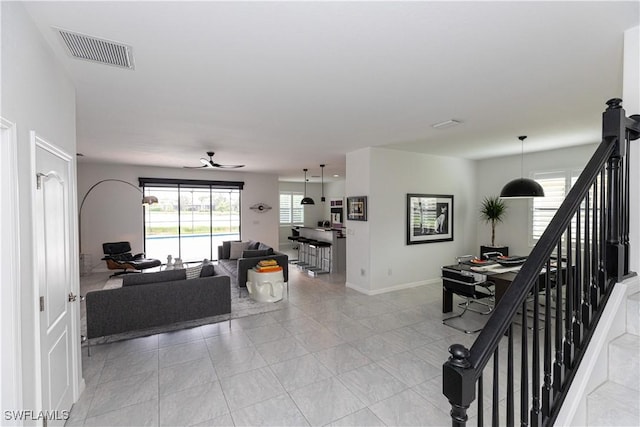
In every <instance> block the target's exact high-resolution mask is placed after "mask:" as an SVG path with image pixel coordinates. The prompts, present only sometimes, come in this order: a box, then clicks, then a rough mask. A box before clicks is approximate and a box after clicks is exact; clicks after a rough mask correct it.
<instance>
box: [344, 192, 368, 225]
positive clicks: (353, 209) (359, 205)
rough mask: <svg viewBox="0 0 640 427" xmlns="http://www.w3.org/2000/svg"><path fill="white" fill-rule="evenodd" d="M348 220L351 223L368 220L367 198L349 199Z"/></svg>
mask: <svg viewBox="0 0 640 427" xmlns="http://www.w3.org/2000/svg"><path fill="white" fill-rule="evenodd" d="M347 219H348V220H351V221H366V220H367V196H356V197H347Z"/></svg>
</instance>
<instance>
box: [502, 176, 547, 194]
mask: <svg viewBox="0 0 640 427" xmlns="http://www.w3.org/2000/svg"><path fill="white" fill-rule="evenodd" d="M500 197H509V198H517V197H520V198H528V197H544V190H543V189H542V186H541V185H540V184H538V183H537V182H535V181H534V180H532V179H528V178H516V179H514V180H513V181H509V182H507V184H506V185H505V186H504V187H502V191H501V192H500Z"/></svg>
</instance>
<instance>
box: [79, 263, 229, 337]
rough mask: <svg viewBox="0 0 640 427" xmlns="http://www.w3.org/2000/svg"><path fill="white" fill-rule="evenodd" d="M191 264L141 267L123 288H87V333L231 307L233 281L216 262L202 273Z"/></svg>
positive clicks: (133, 327) (114, 330)
mask: <svg viewBox="0 0 640 427" xmlns="http://www.w3.org/2000/svg"><path fill="white" fill-rule="evenodd" d="M186 275H187V273H186V270H184V269H181V270H168V271H161V272H156V273H137V274H129V275H126V276H124V277H123V284H122V287H121V288H115V289H103V290H98V291H92V292H87V295H86V309H87V316H86V317H87V338H88V339H91V338H97V337H102V336H106V335H113V334H118V333H122V332H129V331H135V330H141V329H146V328H151V327H156V326H164V325H170V324H172V323H177V322H183V321H187V320H195V319H201V318H205V317H211V316H217V315H220V314H227V313H231V284H230V279H229V277H228V276H224V275H218V274H217V271H216V270H215V268H214V266H213V265H209V266H205V267H203V269H202V272H201V273H200V277H196V278H194V279H186Z"/></svg>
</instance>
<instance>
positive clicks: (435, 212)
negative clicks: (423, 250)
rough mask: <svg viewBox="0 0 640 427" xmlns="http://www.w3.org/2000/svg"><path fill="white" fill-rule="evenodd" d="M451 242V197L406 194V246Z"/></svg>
mask: <svg viewBox="0 0 640 427" xmlns="http://www.w3.org/2000/svg"><path fill="white" fill-rule="evenodd" d="M452 240H453V195H442V194H407V245H415V244H419V243H434V242H447V241H452Z"/></svg>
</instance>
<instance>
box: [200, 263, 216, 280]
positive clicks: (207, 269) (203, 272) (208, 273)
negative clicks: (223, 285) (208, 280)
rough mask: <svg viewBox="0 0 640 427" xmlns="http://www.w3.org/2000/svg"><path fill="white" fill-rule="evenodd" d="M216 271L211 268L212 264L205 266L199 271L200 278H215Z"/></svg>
mask: <svg viewBox="0 0 640 427" xmlns="http://www.w3.org/2000/svg"><path fill="white" fill-rule="evenodd" d="M215 274H216V270H215V268H214V267H213V264H206V265H203V266H202V270H201V271H200V277H209V276H215Z"/></svg>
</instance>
